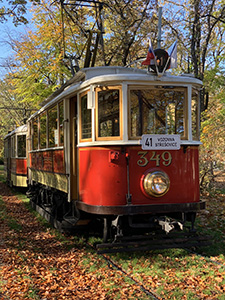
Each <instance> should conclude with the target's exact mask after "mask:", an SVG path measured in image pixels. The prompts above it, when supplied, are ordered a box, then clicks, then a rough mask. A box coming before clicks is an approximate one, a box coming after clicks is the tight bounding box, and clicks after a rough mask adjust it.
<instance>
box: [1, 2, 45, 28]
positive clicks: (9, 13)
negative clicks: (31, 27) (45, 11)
mask: <svg viewBox="0 0 225 300" xmlns="http://www.w3.org/2000/svg"><path fill="white" fill-rule="evenodd" d="M1 2H2V1H1ZM6 2H7V6H5V5H1V6H0V23H3V22H6V21H7V20H8V19H9V18H11V19H12V21H13V23H14V25H15V26H18V25H20V24H27V23H28V20H27V18H26V17H25V14H26V12H27V4H28V2H31V3H33V4H39V3H40V0H30V1H26V0H7V1H6Z"/></svg>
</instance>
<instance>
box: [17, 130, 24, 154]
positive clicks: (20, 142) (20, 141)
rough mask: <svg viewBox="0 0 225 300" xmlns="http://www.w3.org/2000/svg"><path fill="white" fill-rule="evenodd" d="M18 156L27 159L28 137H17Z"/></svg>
mask: <svg viewBox="0 0 225 300" xmlns="http://www.w3.org/2000/svg"><path fill="white" fill-rule="evenodd" d="M17 156H18V157H26V135H25V134H23V135H18V136H17Z"/></svg>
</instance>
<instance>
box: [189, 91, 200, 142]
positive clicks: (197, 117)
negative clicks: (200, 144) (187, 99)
mask: <svg viewBox="0 0 225 300" xmlns="http://www.w3.org/2000/svg"><path fill="white" fill-rule="evenodd" d="M193 93H196V94H197V99H196V104H197V107H196V108H197V112H196V116H195V118H196V124H195V125H196V136H195V137H194V136H193V114H192V101H193V100H194V99H193ZM190 117H191V136H192V140H193V141H200V92H199V90H198V89H197V88H195V87H192V89H191V116H190Z"/></svg>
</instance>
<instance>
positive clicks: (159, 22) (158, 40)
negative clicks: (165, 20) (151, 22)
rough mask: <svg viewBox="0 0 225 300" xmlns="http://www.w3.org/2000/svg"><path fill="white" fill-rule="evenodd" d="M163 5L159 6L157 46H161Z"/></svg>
mask: <svg viewBox="0 0 225 300" xmlns="http://www.w3.org/2000/svg"><path fill="white" fill-rule="evenodd" d="M161 27H162V7H159V16H158V38H157V48H158V49H160V48H161Z"/></svg>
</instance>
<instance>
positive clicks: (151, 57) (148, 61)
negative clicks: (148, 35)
mask: <svg viewBox="0 0 225 300" xmlns="http://www.w3.org/2000/svg"><path fill="white" fill-rule="evenodd" d="M154 61H155V53H154V50H153V47H152V42H151V39H149V48H148V53H147V57H146V60H144V61H143V62H142V63H141V64H142V65H148V66H150V65H152V64H155V63H154Z"/></svg>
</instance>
